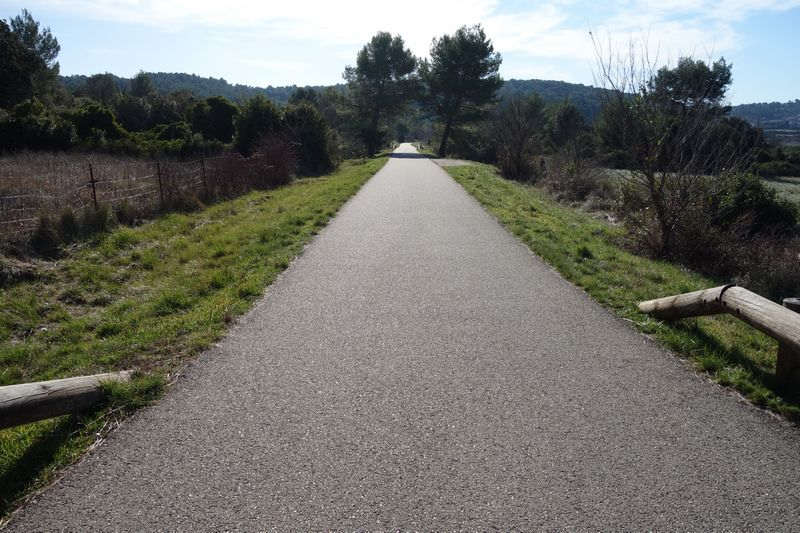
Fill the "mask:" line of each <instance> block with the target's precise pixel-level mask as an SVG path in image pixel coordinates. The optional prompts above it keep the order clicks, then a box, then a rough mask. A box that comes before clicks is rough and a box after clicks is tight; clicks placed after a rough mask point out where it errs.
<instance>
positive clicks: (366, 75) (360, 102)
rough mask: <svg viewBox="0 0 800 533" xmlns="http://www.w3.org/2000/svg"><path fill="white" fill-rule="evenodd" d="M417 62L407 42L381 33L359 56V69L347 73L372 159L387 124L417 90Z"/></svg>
mask: <svg viewBox="0 0 800 533" xmlns="http://www.w3.org/2000/svg"><path fill="white" fill-rule="evenodd" d="M416 67H417V59H416V58H415V57H414V55H413V54H412V53H411V51H410V50H409V49H407V48H406V47H405V43H404V42H403V38H402V37H400V36H399V35H396V36H394V37H393V36H392V35H391V34H390V33H387V32H379V33H377V34H376V35H375V36H374V37H373V38H372V39H371V40H370V42H369V43H367V44H366V45H364V47H363V48H362V49H361V50H360V51H359V52H358V57H357V58H356V66H355V67H350V66H348V67H347V68H346V69H345V72H344V78H345V80H347V83H348V87H349V89H350V95H351V98H352V104H353V106H354V107H355V109H356V110H357V113H356V117H358V119H359V121H360V127H359V130H360V131H359V133H360V136H361V138H362V140H363V141H364V144H365V145H366V149H367V153H368V154H369V155H372V154H374V153H375V152H377V150H378V148H380V146H381V144H382V143H383V142H384V139H385V135H386V131H385V129H383V128H384V125H385V121H386V120H387V119H388V118H391V117H393V116H395V115H396V114H397V113H399V112H400V111H401V110H402V109H403V108H404V107H405V105H406V104H407V103H408V101H409V100H410V99H411V98H412V97H413V95H414V93H415V91H416V88H417V79H416V76H415V71H416Z"/></svg>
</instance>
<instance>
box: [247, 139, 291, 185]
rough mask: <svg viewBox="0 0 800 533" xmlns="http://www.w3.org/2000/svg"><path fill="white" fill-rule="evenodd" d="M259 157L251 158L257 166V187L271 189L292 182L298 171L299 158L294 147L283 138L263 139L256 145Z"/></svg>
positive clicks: (254, 169) (254, 168)
mask: <svg viewBox="0 0 800 533" xmlns="http://www.w3.org/2000/svg"><path fill="white" fill-rule="evenodd" d="M256 154H257V156H258V157H254V158H251V159H252V162H253V163H255V165H254V166H253V168H252V171H253V172H255V173H256V175H255V180H254V182H255V186H256V187H259V188H265V189H271V188H273V187H278V186H280V185H285V184H287V183H289V182H290V181H292V175H293V174H294V172H295V170H296V169H297V156H296V153H295V151H294V146H293V145H292V143H290V142H289V141H288V140H286V139H285V138H284V137H282V136H278V135H270V136H266V137H262V138H261V139H260V140H259V142H258V144H257V145H256Z"/></svg>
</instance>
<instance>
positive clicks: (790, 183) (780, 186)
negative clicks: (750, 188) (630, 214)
mask: <svg viewBox="0 0 800 533" xmlns="http://www.w3.org/2000/svg"><path fill="white" fill-rule="evenodd" d="M604 173H605V175H606V176H607V177H609V178H611V179H622V178H623V177H625V175H626V173H628V171H627V170H619V169H611V168H607V169H604ZM764 182H765V183H766V184H767V185H768V186H769V187H771V188H772V189H774V190H775V191H777V193H778V194H779V195H780V196H782V197H784V198H786V199H787V200H789V201H790V202H794V203H795V204H798V205H800V177H792V176H781V177H778V178H771V179H764Z"/></svg>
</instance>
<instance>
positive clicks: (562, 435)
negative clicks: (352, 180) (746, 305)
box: [8, 144, 800, 531]
mask: <svg viewBox="0 0 800 533" xmlns="http://www.w3.org/2000/svg"><path fill="white" fill-rule="evenodd" d="M653 296H659V295H653ZM8 528H9V530H11V531H38V530H46V531H49V530H68V531H88V530H104V531H109V530H123V531H148V530H164V531H167V530H168V531H209V530H247V531H255V530H265V529H276V530H329V529H336V530H357V529H358V530H388V529H392V530H394V529H402V530H406V529H422V530H431V529H436V530H452V529H469V530H474V529H479V530H486V529H491V528H498V529H503V530H509V529H515V530H540V529H576V530H588V529H597V530H607V529H626V530H641V529H656V530H665V529H669V530H685V529H692V530H712V529H713V530H731V529H733V530H771V531H775V530H797V529H799V528H800V432H799V431H798V430H797V429H796V428H794V427H791V426H789V425H788V424H787V423H785V422H782V421H780V420H778V419H777V418H775V417H773V416H770V415H769V414H766V413H764V412H762V411H760V410H758V409H756V408H754V407H752V406H750V405H749V404H746V403H744V402H741V401H739V400H737V397H736V396H735V395H734V394H733V393H731V392H728V391H725V390H724V389H722V388H720V387H717V386H716V385H714V384H712V383H710V382H708V381H707V380H706V379H704V378H702V377H700V376H697V375H696V374H695V373H694V372H693V371H692V370H691V369H690V368H689V367H688V366H687V365H686V364H684V363H682V362H681V361H680V360H679V359H678V358H676V357H675V356H674V355H672V354H669V353H668V352H666V351H665V350H663V349H661V348H659V347H658V346H656V345H655V344H654V343H653V342H651V341H649V340H647V339H646V338H645V337H644V336H642V335H641V334H639V333H638V332H636V331H635V330H634V329H633V328H631V327H630V326H629V325H627V324H626V323H625V322H623V321H621V320H620V319H618V318H616V317H614V316H613V315H612V314H610V313H609V312H607V311H606V310H604V309H603V308H602V307H601V306H600V305H598V304H596V303H594V302H593V301H591V300H590V299H589V298H588V297H587V296H586V295H585V294H584V293H583V292H582V291H581V290H579V289H577V288H575V287H574V286H572V285H571V284H569V283H568V282H566V281H564V280H563V279H562V278H561V277H560V276H559V275H558V274H557V273H555V272H554V271H553V270H552V269H551V268H549V267H548V266H546V265H545V264H544V263H543V262H542V261H541V260H540V259H539V258H537V257H536V256H535V255H533V254H532V253H531V252H529V251H528V249H527V247H525V246H524V245H523V244H521V243H520V242H518V241H517V240H516V239H515V238H514V237H513V236H512V235H511V234H510V233H508V232H507V231H506V230H505V229H504V228H503V227H502V226H501V225H500V224H499V223H498V222H496V221H495V220H494V219H493V218H492V217H491V216H490V215H488V214H487V213H486V212H485V211H484V210H483V209H482V208H481V207H480V206H479V205H478V204H477V203H476V202H475V201H474V200H473V199H472V198H471V197H470V196H469V195H468V194H467V193H466V192H465V191H464V190H463V189H462V188H461V187H460V186H459V185H458V184H456V183H455V182H454V181H453V180H452V179H451V178H450V177H449V176H448V175H447V174H446V173H445V172H444V171H443V170H442V169H441V168H439V167H438V166H437V165H436V164H435V163H434V162H432V161H430V160H428V159H426V158H422V157H421V156H419V155H418V154H415V153H414V149H413V147H411V146H410V145H408V144H404V145H401V146H400V148H399V149H398V150H397V152H396V153H395V154H394V157H393V158H392V159H391V160H390V161H389V163H387V165H386V166H385V167H384V168H383V170H381V171H380V172H379V173H378V174H376V175H375V176H374V177H373V178H372V179H371V180H370V181H369V182H368V183H367V184H366V185H365V186H364V187H363V189H362V190H361V191H360V192H359V193H358V194H357V195H356V196H355V197H353V199H351V200H350V202H349V203H347V204H346V205H345V207H344V208H343V209H342V210H341V211H340V213H339V214H338V215H337V216H336V218H335V219H334V220H333V221H332V222H331V224H330V225H329V226H328V227H327V228H325V229H324V230H323V231H322V232H321V233H320V234H319V235H318V236H317V238H315V239H314V240H313V242H312V243H311V244H310V245H309V246H308V248H307V249H306V250H305V252H304V253H303V254H302V255H301V256H300V257H299V258H297V259H296V260H295V261H294V263H293V264H292V265H291V266H290V267H289V269H288V270H287V271H286V272H285V273H284V274H283V275H282V276H281V277H280V278H279V279H278V280H277V281H276V282H275V283H274V284H273V285H272V286H271V287H270V288H269V289H268V291H267V293H266V295H265V296H264V298H263V299H262V300H260V301H259V303H258V304H257V305H256V306H255V308H254V309H253V310H252V311H251V312H250V313H249V314H247V315H246V316H244V317H243V318H242V319H241V320H240V322H239V323H238V324H237V325H236V326H235V327H234V328H233V329H232V330H231V331H230V333H229V334H228V336H227V337H226V338H225V339H224V340H223V341H222V342H220V343H219V344H218V345H217V346H215V347H214V348H212V349H210V350H209V351H207V352H206V353H204V354H203V355H201V356H199V357H198V358H196V359H195V360H194V362H193V363H191V364H190V366H189V368H188V369H187V371H186V372H185V374H184V375H183V376H182V377H181V378H180V379H179V380H178V382H177V384H176V385H175V386H173V387H172V388H171V389H170V390H169V391H168V393H167V394H166V396H165V397H164V398H163V399H162V400H161V401H159V402H158V403H157V404H155V405H154V406H152V407H150V408H147V409H144V410H142V411H140V412H139V413H137V414H136V415H134V416H133V417H132V418H131V419H130V420H128V421H127V422H126V423H125V424H123V426H122V428H121V429H119V430H118V431H116V432H114V433H113V434H112V435H111V437H110V438H109V439H108V440H107V442H106V443H104V444H103V445H102V446H100V447H98V448H97V449H96V450H94V451H93V452H91V453H90V454H89V455H88V456H87V457H86V458H85V460H83V461H81V462H80V463H79V464H77V465H75V466H73V467H71V468H68V469H67V471H66V472H65V475H64V476H63V478H62V479H61V480H60V481H58V482H57V483H55V484H54V485H53V486H51V487H50V488H48V489H47V490H46V491H44V492H43V493H42V494H41V495H39V496H37V497H36V499H35V500H34V501H32V502H31V503H29V504H28V505H27V506H25V507H24V508H23V509H21V510H20V511H19V512H18V513H17V514H16V515H15V516H14V517H13V518H12V520H11V522H10V524H9V525H8Z"/></svg>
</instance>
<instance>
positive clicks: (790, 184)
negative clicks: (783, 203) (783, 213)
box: [764, 177, 800, 205]
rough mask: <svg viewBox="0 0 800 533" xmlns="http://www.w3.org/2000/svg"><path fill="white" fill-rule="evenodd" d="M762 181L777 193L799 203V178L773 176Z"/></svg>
mask: <svg viewBox="0 0 800 533" xmlns="http://www.w3.org/2000/svg"><path fill="white" fill-rule="evenodd" d="M764 182H765V183H766V184H767V185H768V186H769V187H770V188H771V189H774V190H775V191H777V192H778V195H779V196H781V197H783V198H785V199H787V200H789V201H790V202H793V203H795V204H797V205H800V178H791V177H786V178H773V179H765V180H764Z"/></svg>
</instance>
